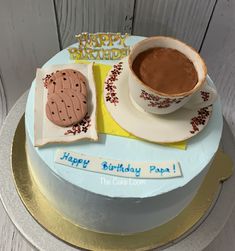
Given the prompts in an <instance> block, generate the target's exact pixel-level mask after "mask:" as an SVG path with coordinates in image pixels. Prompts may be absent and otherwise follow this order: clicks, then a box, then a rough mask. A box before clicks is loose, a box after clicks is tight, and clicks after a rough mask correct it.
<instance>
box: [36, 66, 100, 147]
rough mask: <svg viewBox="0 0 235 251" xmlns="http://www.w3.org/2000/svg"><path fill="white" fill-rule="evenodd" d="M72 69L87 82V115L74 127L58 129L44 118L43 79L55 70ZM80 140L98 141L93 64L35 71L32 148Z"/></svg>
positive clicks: (44, 92)
mask: <svg viewBox="0 0 235 251" xmlns="http://www.w3.org/2000/svg"><path fill="white" fill-rule="evenodd" d="M62 69H74V70H77V71H80V72H81V73H82V74H83V75H84V76H85V77H86V79H87V82H88V86H87V88H88V114H87V116H86V117H85V118H84V119H83V121H82V122H80V123H79V124H78V125H77V126H76V127H75V126H70V127H60V126H57V125H55V124H53V123H52V122H51V121H50V120H49V119H48V118H47V116H46V109H45V107H46V102H47V89H46V88H45V87H44V81H43V78H45V77H46V75H47V74H51V73H52V72H55V71H56V70H62ZM81 139H90V140H94V141H95V140H98V136H97V131H96V89H95V82H94V76H93V63H90V64H66V65H52V66H48V67H46V68H42V69H37V73H36V87H35V100H34V146H43V145H46V144H49V143H66V142H74V141H78V140H81Z"/></svg>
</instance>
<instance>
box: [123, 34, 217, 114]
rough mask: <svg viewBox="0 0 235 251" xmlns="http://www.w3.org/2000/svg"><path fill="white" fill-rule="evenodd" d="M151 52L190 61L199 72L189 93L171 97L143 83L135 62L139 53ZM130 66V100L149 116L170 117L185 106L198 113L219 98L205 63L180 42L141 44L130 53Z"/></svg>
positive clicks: (165, 39)
mask: <svg viewBox="0 0 235 251" xmlns="http://www.w3.org/2000/svg"><path fill="white" fill-rule="evenodd" d="M151 48H170V49H174V50H177V51H178V52H180V53H182V54H183V55H184V56H186V59H187V60H188V59H189V60H190V61H189V60H188V61H189V62H190V63H192V64H193V66H194V67H193V69H195V70H194V71H196V73H195V74H196V75H197V81H196V82H195V85H194V87H193V88H192V89H190V90H188V91H184V92H176V93H171V94H169V93H164V92H162V91H159V90H157V89H156V88H155V89H153V88H152V87H150V85H149V84H146V82H145V83H144V82H143V81H142V80H141V79H140V78H139V77H138V76H137V74H136V73H135V71H134V70H133V62H134V60H135V59H136V57H137V56H138V55H139V54H140V53H142V52H144V51H146V50H149V49H151ZM182 54H181V55H182ZM128 64H129V80H128V84H129V93H130V97H131V100H132V102H134V103H135V104H137V105H138V106H140V107H141V108H142V109H143V110H144V111H146V112H149V113H155V114H167V113H171V112H174V111H176V110H177V109H179V108H181V107H182V106H184V107H185V108H188V109H197V108H202V107H206V106H209V105H211V104H213V102H214V101H215V100H216V98H217V92H216V90H215V88H213V87H212V86H209V85H208V84H207V81H206V76H207V68H206V65H205V63H204V61H203V59H202V58H201V57H200V55H199V54H198V53H197V52H196V51H195V50H194V49H193V48H191V47H190V46H188V45H186V44H185V43H183V42H181V41H179V40H177V39H174V38H171V37H163V36H156V37H150V38H147V39H144V40H142V41H141V42H139V43H137V44H136V45H135V46H134V47H133V49H132V50H131V53H130V55H129V58H128ZM147 67H148V65H147ZM172 85H174V83H172ZM188 101H190V102H188Z"/></svg>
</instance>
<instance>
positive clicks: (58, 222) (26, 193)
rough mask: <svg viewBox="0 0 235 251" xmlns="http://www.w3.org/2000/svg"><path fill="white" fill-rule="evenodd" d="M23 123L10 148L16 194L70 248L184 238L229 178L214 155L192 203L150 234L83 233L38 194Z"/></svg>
mask: <svg viewBox="0 0 235 251" xmlns="http://www.w3.org/2000/svg"><path fill="white" fill-rule="evenodd" d="M24 142H25V127H24V119H23V118H22V119H21V120H20V122H19V124H18V127H17V129H16V132H15V136H14V139H13V145H12V171H13V177H14V181H15V185H16V189H17V191H18V194H19V196H20V198H21V200H22V202H23V204H24V205H25V207H26V208H27V210H28V211H29V213H30V214H31V215H32V216H33V217H34V219H35V220H36V221H37V222H38V223H39V224H40V225H41V226H43V227H44V228H45V229H46V230H47V231H49V232H50V233H51V234H53V235H54V236H56V237H57V238H59V239H61V240H63V241H65V242H66V243H69V244H70V245H73V246H76V247H80V248H83V249H89V250H149V249H152V248H157V247H161V246H163V245H167V244H169V243H172V242H175V241H176V240H177V239H179V238H180V237H182V236H184V235H186V234H187V233H188V232H189V231H190V229H192V228H193V226H195V225H196V224H197V223H198V222H200V220H201V219H203V217H204V216H205V215H206V214H207V213H208V211H209V210H210V208H211V207H212V206H213V203H214V201H215V199H216V198H217V195H218V193H219V191H220V188H221V182H222V181H225V180H226V179H228V178H229V177H230V176H231V175H232V171H233V170H232V161H231V159H230V158H229V157H228V156H227V155H225V154H224V153H222V152H221V151H218V152H217V154H216V156H215V159H214V161H213V164H212V165H211V167H210V169H209V171H208V174H207V175H206V177H205V179H204V181H203V184H202V185H201V187H200V189H199V191H198V192H197V194H196V196H195V197H194V199H193V200H192V202H191V203H190V204H189V205H188V206H187V207H186V208H185V209H184V210H183V211H182V212H181V213H180V214H179V215H178V216H177V217H175V218H174V219H172V220H170V221H169V222H167V223H166V224H164V225H161V226H159V227H156V228H154V229H152V230H149V231H146V232H142V233H137V234H132V235H112V234H104V233H97V232H93V231H89V230H86V229H83V228H81V227H79V226H77V225H74V224H72V223H71V222H70V221H68V220H67V219H65V218H63V217H62V216H61V215H60V214H59V213H58V212H57V211H56V210H55V209H54V208H53V207H52V206H51V205H50V203H49V202H48V201H47V199H46V198H45V197H44V196H43V195H42V194H41V192H40V191H39V189H38V187H37V185H36V184H35V182H34V180H33V179H32V177H31V176H30V172H29V169H30V166H29V163H27V159H26V151H25V147H23V144H24Z"/></svg>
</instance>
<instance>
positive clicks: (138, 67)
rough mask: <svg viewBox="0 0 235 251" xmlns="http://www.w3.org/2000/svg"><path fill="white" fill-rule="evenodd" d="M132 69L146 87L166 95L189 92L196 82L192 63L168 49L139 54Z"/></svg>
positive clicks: (177, 52) (196, 78) (179, 53)
mask: <svg viewBox="0 0 235 251" xmlns="http://www.w3.org/2000/svg"><path fill="white" fill-rule="evenodd" d="M132 69H133V71H134V72H135V74H136V75H137V76H138V78H139V79H141V80H142V81H143V82H144V83H145V84H146V85H148V86H149V87H151V88H152V89H154V90H156V91H159V92H162V93H166V94H179V93H183V92H187V91H190V90H191V89H193V88H194V86H195V85H196V84H197V81H198V77H197V72H196V70H195V67H194V65H193V63H192V62H191V61H190V60H189V59H188V58H187V57H186V56H185V55H184V54H183V53H181V52H179V51H177V50H175V49H170V48H161V47H159V48H152V49H149V50H146V51H144V52H142V53H140V54H139V55H138V56H137V57H136V58H135V60H134V62H133V64H132Z"/></svg>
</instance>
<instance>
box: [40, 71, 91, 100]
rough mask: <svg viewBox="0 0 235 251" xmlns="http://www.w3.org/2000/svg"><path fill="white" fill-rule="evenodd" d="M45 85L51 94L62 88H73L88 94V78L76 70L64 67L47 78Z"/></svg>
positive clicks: (85, 94)
mask: <svg viewBox="0 0 235 251" xmlns="http://www.w3.org/2000/svg"><path fill="white" fill-rule="evenodd" d="M45 85H46V87H47V89H48V94H49V95H51V94H52V93H54V92H58V90H61V89H73V90H75V91H78V92H81V93H82V94H83V95H84V96H87V87H86V78H85V76H83V74H82V73H81V72H79V71H76V70H72V69H64V70H60V71H56V72H55V73H52V74H51V75H50V76H49V77H48V78H46V79H45ZM49 95H48V96H49Z"/></svg>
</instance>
